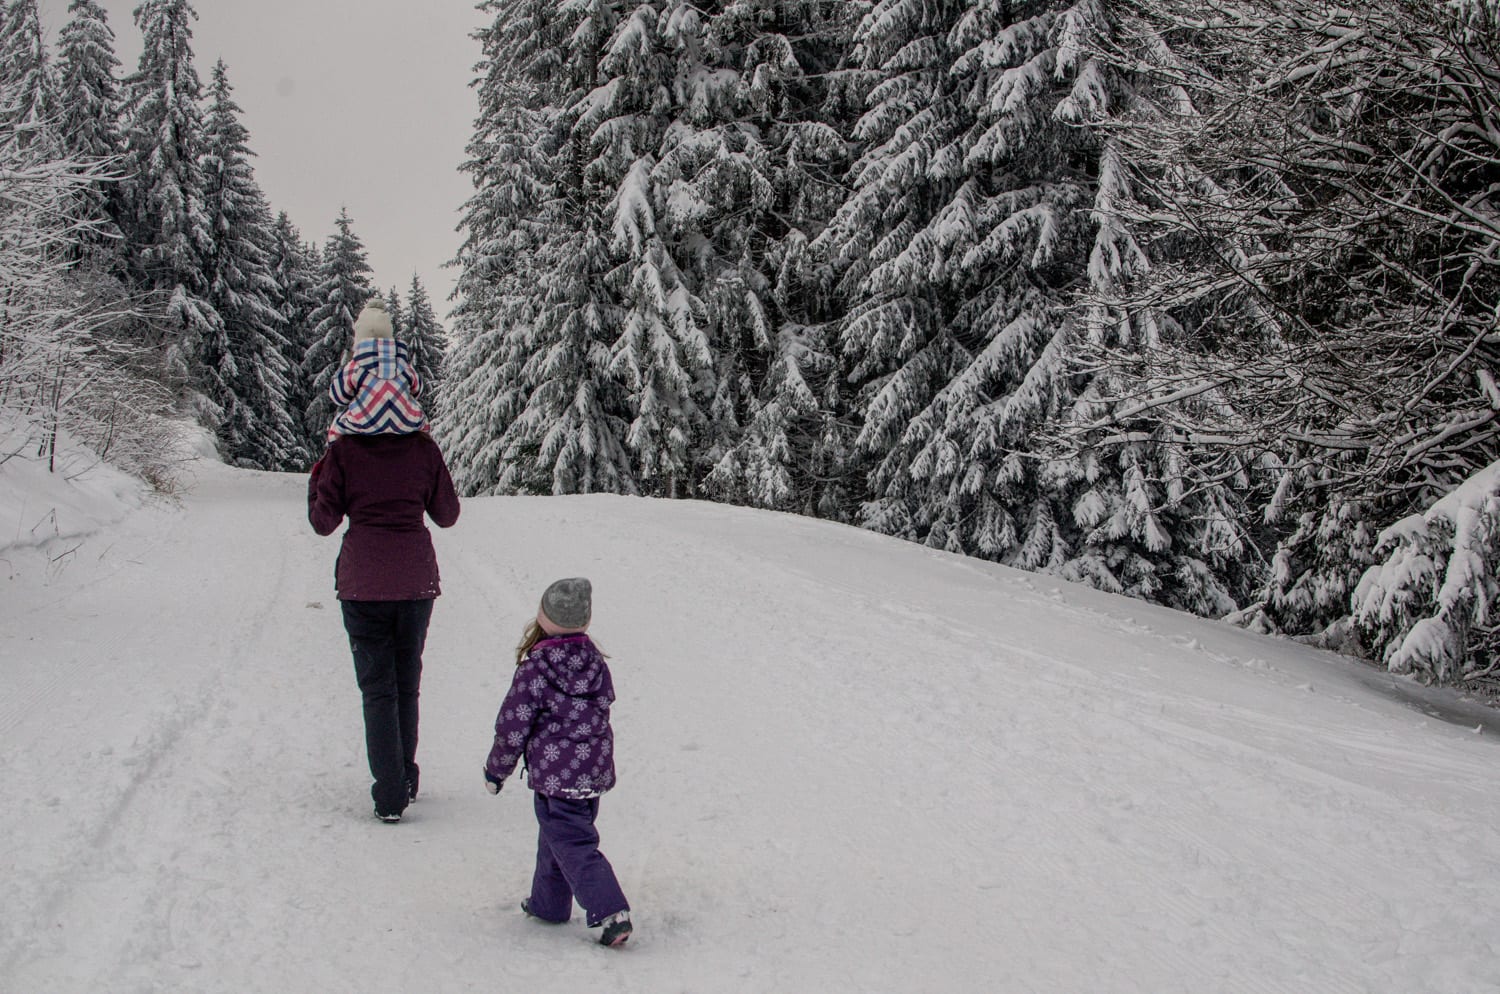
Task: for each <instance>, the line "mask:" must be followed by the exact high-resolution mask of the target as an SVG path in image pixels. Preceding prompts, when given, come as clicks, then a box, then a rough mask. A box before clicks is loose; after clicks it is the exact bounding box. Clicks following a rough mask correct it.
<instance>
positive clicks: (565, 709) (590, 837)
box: [484, 577, 630, 946]
mask: <svg viewBox="0 0 1500 994" xmlns="http://www.w3.org/2000/svg"><path fill="white" fill-rule="evenodd" d="M592 599H593V588H592V587H591V585H590V584H589V581H588V580H586V579H584V578H582V577H574V578H571V579H567V580H558V581H557V582H556V583H554V584H552V585H551V586H550V587H548V588H547V590H546V592H545V593H543V594H542V603H541V607H540V608H539V609H538V610H537V615H536V619H535V620H534V621H532V622H530V623H529V624H528V625H527V626H526V632H525V634H524V635H523V636H522V639H521V644H520V645H519V646H517V647H516V673H515V676H514V678H512V680H511V683H510V691H509V692H508V693H507V694H506V695H505V701H504V702H503V703H502V704H501V705H500V714H499V715H498V716H497V717H496V718H495V744H494V746H493V747H492V748H491V749H490V755H489V759H488V760H486V762H485V764H484V779H485V785H486V787H488V788H489V792H490V793H491V794H498V793H500V788H502V787H503V786H505V780H506V778H507V777H509V776H510V775H511V773H512V772H514V771H515V768H516V763H517V762H520V761H524V762H525V765H526V769H527V779H528V780H529V781H530V782H531V789H532V791H533V793H534V797H533V804H534V807H535V809H536V820H537V825H538V826H540V829H541V831H540V834H539V837H538V840H537V848H536V872H535V874H534V875H533V876H532V880H531V896H530V897H528V898H526V900H524V901H522V902H521V910H522V911H524V912H525V913H526V914H528V915H530V916H531V917H533V918H538V919H540V920H542V921H546V922H558V923H561V922H565V921H567V920H568V919H569V918H570V917H572V914H573V900H574V898H577V900H578V903H579V904H580V905H582V907H583V910H584V912H585V913H586V915H587V921H588V926H589V928H600V927H602V928H603V932H602V933H601V934H600V937H599V941H600V942H601V943H602V944H603V945H606V946H618V945H621V944H622V943H624V942H625V940H626V939H628V938H630V905H629V903H628V902H627V901H626V900H625V895H624V893H622V892H621V890H620V883H619V881H618V880H616V879H615V871H614V869H613V868H612V867H611V866H610V865H609V860H607V859H605V858H604V854H603V853H601V852H600V851H599V832H598V830H597V829H596V828H595V827H594V821H595V819H596V818H597V817H598V815H599V798H600V797H601V796H602V795H603V794H604V792H605V791H607V790H609V789H610V788H611V787H613V786H614V785H615V760H614V733H613V731H612V730H611V728H610V725H609V708H610V705H611V704H613V703H614V700H615V688H614V682H613V681H612V680H611V679H610V674H609V665H608V664H607V663H606V662H605V661H604V654H603V653H601V652H600V651H599V650H598V648H596V647H595V645H594V643H593V641H592V640H591V639H590V638H589V636H588V626H589V618H590V615H591V614H592Z"/></svg>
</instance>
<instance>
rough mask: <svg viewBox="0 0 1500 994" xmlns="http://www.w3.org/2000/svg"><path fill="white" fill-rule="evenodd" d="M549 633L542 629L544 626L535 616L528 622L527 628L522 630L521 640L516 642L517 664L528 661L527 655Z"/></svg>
mask: <svg viewBox="0 0 1500 994" xmlns="http://www.w3.org/2000/svg"><path fill="white" fill-rule="evenodd" d="M546 634H547V633H546V632H544V631H542V626H541V625H540V624H539V623H538V622H537V620H536V619H535V618H532V619H531V620H530V621H528V622H526V628H525V629H524V630H523V631H522V632H521V641H520V642H518V643H516V665H517V666H520V665H521V664H522V663H524V662H525V661H526V656H527V654H528V653H530V652H531V650H532V649H534V648H536V644H537V643H538V642H540V641H541V640H542V637H543V636H545V635H546Z"/></svg>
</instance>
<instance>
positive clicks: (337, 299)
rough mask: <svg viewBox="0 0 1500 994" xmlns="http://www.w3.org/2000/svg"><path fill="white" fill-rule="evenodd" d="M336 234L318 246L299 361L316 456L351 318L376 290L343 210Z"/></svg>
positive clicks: (305, 421)
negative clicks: (307, 335) (313, 302)
mask: <svg viewBox="0 0 1500 994" xmlns="http://www.w3.org/2000/svg"><path fill="white" fill-rule="evenodd" d="M335 226H336V229H337V230H335V232H334V233H333V234H332V235H330V236H329V237H328V241H327V243H326V244H325V245H324V247H323V263H322V267H321V269H320V271H319V280H318V287H317V290H316V291H315V297H316V299H317V301H318V304H317V308H316V309H315V310H314V311H313V312H312V314H311V315H310V316H309V319H308V320H309V321H310V322H311V324H312V334H311V344H310V345H309V346H308V349H307V354H306V356H304V358H303V360H302V371H303V375H304V376H305V378H306V383H307V389H308V392H309V396H308V401H307V407H306V408H305V409H304V410H303V413H302V427H303V431H304V438H305V439H306V441H307V446H308V451H310V452H313V453H321V452H322V451H323V448H324V446H325V444H326V439H327V434H328V425H329V422H331V421H332V420H333V416H334V414H335V413H336V412H335V411H334V409H333V401H331V400H330V399H329V397H328V385H329V384H330V383H331V382H333V377H334V375H335V374H337V373H338V371H339V370H340V369H341V368H342V367H343V365H344V362H345V361H346V360H347V358H348V356H349V350H350V349H351V348H353V346H354V319H355V318H356V317H357V316H358V315H359V312H360V309H361V308H363V307H364V305H365V302H366V301H368V300H369V299H370V297H372V296H373V295H374V294H375V293H376V292H377V291H375V290H374V289H373V288H372V287H371V285H370V264H369V262H368V261H367V259H366V257H365V246H364V243H363V242H361V241H360V240H359V236H358V235H356V234H355V233H354V222H353V220H352V219H351V218H350V217H349V211H348V209H347V208H344V209H341V210H340V211H339V216H338V220H337V221H336V222H335Z"/></svg>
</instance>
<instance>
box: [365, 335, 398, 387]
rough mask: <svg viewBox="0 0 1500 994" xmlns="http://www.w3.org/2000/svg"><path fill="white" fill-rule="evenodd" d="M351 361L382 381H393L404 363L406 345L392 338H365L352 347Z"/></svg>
mask: <svg viewBox="0 0 1500 994" xmlns="http://www.w3.org/2000/svg"><path fill="white" fill-rule="evenodd" d="M352 358H353V360H354V362H355V363H356V364H358V365H359V366H361V367H363V368H365V369H368V370H370V371H371V372H373V373H374V374H375V375H376V376H377V377H379V378H380V379H382V380H394V379H395V378H396V376H397V372H398V370H399V368H400V364H401V363H402V362H404V361H406V343H405V342H402V341H397V340H396V339H394V338H367V339H365V340H364V341H361V342H356V343H355V345H354V354H353V357H352Z"/></svg>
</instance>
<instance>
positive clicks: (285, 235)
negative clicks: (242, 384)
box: [267, 211, 324, 470]
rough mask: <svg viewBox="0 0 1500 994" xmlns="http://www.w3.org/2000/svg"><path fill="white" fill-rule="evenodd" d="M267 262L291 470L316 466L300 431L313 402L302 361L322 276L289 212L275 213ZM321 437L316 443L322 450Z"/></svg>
mask: <svg viewBox="0 0 1500 994" xmlns="http://www.w3.org/2000/svg"><path fill="white" fill-rule="evenodd" d="M267 264H268V266H269V268H270V270H271V276H272V279H273V280H274V281H275V288H274V292H273V295H272V298H271V306H272V307H273V308H274V309H275V311H276V314H277V327H278V328H279V329H280V330H281V342H280V345H281V350H282V352H281V354H282V364H281V365H282V368H283V369H284V370H285V371H286V372H285V375H286V398H287V399H286V406H287V410H288V411H289V412H291V416H292V421H293V428H294V429H295V430H294V441H295V443H296V444H295V446H294V447H293V449H292V450H291V451H290V452H289V453H288V456H287V458H288V463H287V467H286V468H287V469H292V470H301V469H306V468H308V467H309V466H310V465H312V458H313V457H312V450H309V448H308V440H307V437H306V432H305V431H304V430H303V428H302V412H303V411H306V410H307V406H308V404H309V403H310V402H311V399H312V397H311V390H310V388H309V387H308V385H307V374H306V371H305V370H304V369H303V366H302V360H303V359H304V358H306V356H307V352H308V350H309V349H310V348H311V347H312V342H313V337H312V334H313V322H312V315H313V312H314V311H316V310H317V304H318V301H317V289H318V273H319V270H320V268H321V263H320V260H319V256H318V251H317V248H316V247H315V246H312V245H308V244H306V243H304V242H303V241H302V233H301V232H300V231H298V230H297V227H296V225H294V224H292V222H291V219H290V218H289V217H287V213H286V211H281V212H280V213H278V214H277V215H276V220H275V222H273V224H272V227H271V245H270V255H269V258H268V260H267ZM323 441H324V440H323V439H322V438H319V439H318V440H317V442H318V445H319V446H320V447H319V448H318V449H317V450H316V451H317V452H321V451H322V448H321V446H322V444H323Z"/></svg>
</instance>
